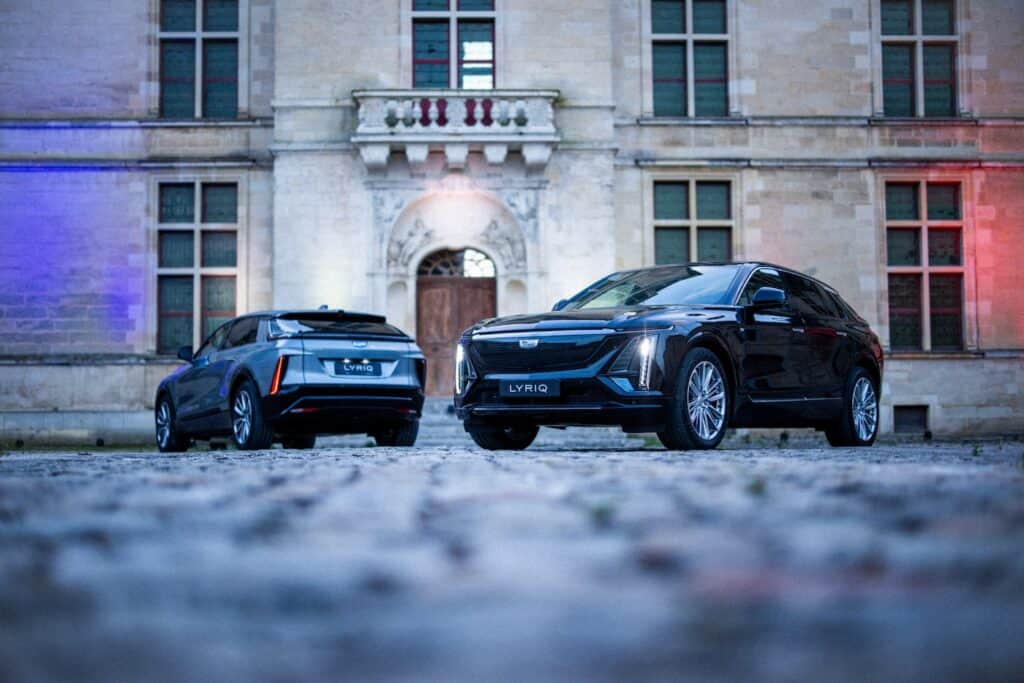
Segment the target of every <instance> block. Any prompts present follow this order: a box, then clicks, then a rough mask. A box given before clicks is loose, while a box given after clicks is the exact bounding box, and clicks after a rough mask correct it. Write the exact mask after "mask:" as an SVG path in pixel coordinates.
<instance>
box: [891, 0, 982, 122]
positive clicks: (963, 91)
mask: <svg viewBox="0 0 1024 683" xmlns="http://www.w3.org/2000/svg"><path fill="white" fill-rule="evenodd" d="M952 1H953V33H950V34H946V35H941V34H940V35H933V34H926V33H924V32H923V28H922V7H923V3H924V0H910V3H911V5H912V8H911V9H912V12H913V17H912V22H911V23H912V29H913V30H912V32H911V33H909V34H906V35H901V34H883V33H882V0H872V3H871V12H872V28H871V30H872V33H873V34H874V46H875V47H874V50H873V54H874V62H875V65H874V69H873V71H874V82H875V83H876V84H877V87H876V88H875V89H874V112H875V113H874V116H875V117H877V118H881V119H887V120H896V121H899V120H910V119H913V120H926V121H942V120H951V119H960V118H964V117H967V116H969V115H970V114H969V108H968V107H967V106H966V97H967V95H968V92H969V88H968V87H967V79H968V78H969V76H970V72H969V71H968V70H967V69H966V68H965V67H964V54H965V50H964V48H963V46H964V45H965V44H966V39H965V35H964V33H963V26H964V25H965V22H966V21H967V17H966V16H965V11H966V10H965V9H964V5H966V4H967V3H966V0H952ZM885 45H909V46H910V47H911V48H912V59H913V90H914V93H913V94H914V97H913V107H914V113H913V114H912V115H911V116H889V115H886V113H885V81H884V73H883V64H882V53H883V51H884V47H885ZM929 45H947V46H951V47H952V48H953V60H954V63H953V68H952V73H951V74H950V77H951V79H952V81H953V87H952V94H953V97H954V102H953V114H952V115H950V116H927V115H926V114H925V96H924V93H925V79H924V48H925V47H926V46H929Z"/></svg>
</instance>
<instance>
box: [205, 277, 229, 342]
mask: <svg viewBox="0 0 1024 683" xmlns="http://www.w3.org/2000/svg"><path fill="white" fill-rule="evenodd" d="M234 317H235V278H234V277H204V278H203V336H204V337H205V336H207V335H209V334H210V333H211V332H213V331H214V330H215V329H217V327H218V326H219V325H223V324H224V323H226V322H227V321H229V320H231V319H232V318H234Z"/></svg>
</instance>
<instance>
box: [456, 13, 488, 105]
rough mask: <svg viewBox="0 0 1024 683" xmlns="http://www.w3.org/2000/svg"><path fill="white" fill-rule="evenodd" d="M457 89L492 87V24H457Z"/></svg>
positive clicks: (471, 22)
mask: <svg viewBox="0 0 1024 683" xmlns="http://www.w3.org/2000/svg"><path fill="white" fill-rule="evenodd" d="M459 60H460V64H459V87H460V88H466V89H469V90H490V89H491V88H493V87H494V22H492V21H460V22H459Z"/></svg>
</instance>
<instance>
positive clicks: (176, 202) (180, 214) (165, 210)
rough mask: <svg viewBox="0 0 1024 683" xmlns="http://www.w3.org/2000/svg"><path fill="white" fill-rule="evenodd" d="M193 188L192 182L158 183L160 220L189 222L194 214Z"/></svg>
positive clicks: (194, 197)
mask: <svg viewBox="0 0 1024 683" xmlns="http://www.w3.org/2000/svg"><path fill="white" fill-rule="evenodd" d="M195 200H196V196H195V188H194V186H193V185H192V183H163V184H161V185H160V222H161V223H191V222H192V221H194V220H195V219H196V215H195V203H196V201H195Z"/></svg>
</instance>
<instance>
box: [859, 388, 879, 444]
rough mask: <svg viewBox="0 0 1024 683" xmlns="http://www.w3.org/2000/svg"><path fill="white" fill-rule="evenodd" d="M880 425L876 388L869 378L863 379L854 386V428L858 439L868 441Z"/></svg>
mask: <svg viewBox="0 0 1024 683" xmlns="http://www.w3.org/2000/svg"><path fill="white" fill-rule="evenodd" d="M877 424H878V398H877V397H876V396H875V387H874V386H872V384H871V380H869V379H868V378H867V377H861V378H860V379H858V380H857V383H856V384H855V385H854V386H853V428H854V429H855V430H856V431H857V438H859V439H860V440H861V441H868V440H870V439H871V437H872V436H873V435H874V433H875V426H876V425H877Z"/></svg>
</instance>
